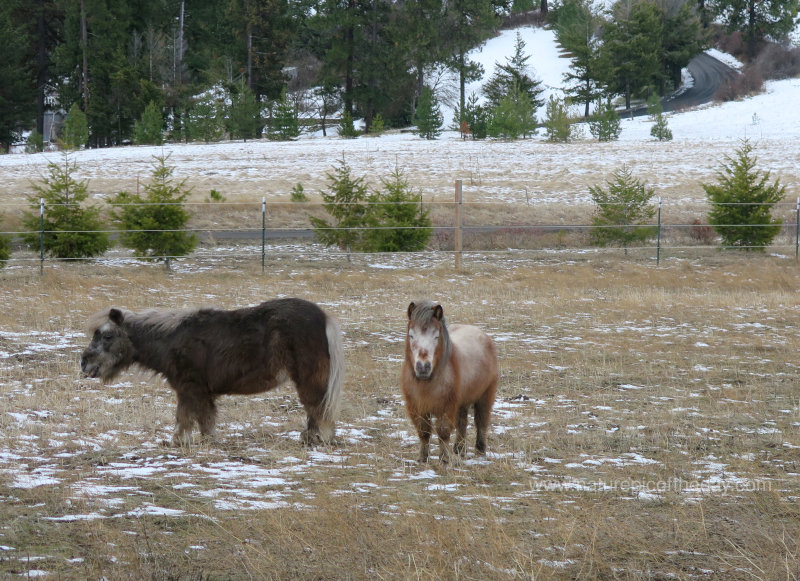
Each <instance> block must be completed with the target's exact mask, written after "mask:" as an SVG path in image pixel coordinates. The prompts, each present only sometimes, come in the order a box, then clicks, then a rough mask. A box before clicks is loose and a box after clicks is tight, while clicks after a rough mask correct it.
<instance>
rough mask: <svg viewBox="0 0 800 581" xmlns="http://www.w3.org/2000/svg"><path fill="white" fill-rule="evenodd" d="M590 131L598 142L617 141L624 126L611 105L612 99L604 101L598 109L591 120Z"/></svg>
mask: <svg viewBox="0 0 800 581" xmlns="http://www.w3.org/2000/svg"><path fill="white" fill-rule="evenodd" d="M589 131H590V132H591V133H592V135H593V136H594V137H595V139H597V140H598V141H616V140H617V139H619V134H620V133H621V132H622V126H621V122H620V119H619V115H617V110H616V109H615V108H614V105H612V103H611V99H610V98H608V99H606V101H605V103H603V102H602V101H601V102H600V104H599V105H598V107H597V110H596V111H595V113H594V115H593V116H592V118H591V119H590V120H589Z"/></svg>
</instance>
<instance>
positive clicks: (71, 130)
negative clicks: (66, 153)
mask: <svg viewBox="0 0 800 581" xmlns="http://www.w3.org/2000/svg"><path fill="white" fill-rule="evenodd" d="M88 142H89V124H88V121H87V120H86V114H85V113H84V112H83V111H81V108H80V107H78V104H77V103H73V104H72V107H70V108H69V113H67V118H66V119H65V120H64V127H63V128H62V129H61V147H63V148H64V149H81V148H83V147H85V146H86V144H87V143H88Z"/></svg>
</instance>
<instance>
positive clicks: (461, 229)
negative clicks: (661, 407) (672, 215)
mask: <svg viewBox="0 0 800 581" xmlns="http://www.w3.org/2000/svg"><path fill="white" fill-rule="evenodd" d="M359 204H361V205H376V204H380V205H385V204H390V205H391V204H394V203H393V202H366V201H365V202H361V203H359ZM404 204H408V205H414V206H417V205H419V206H422V207H428V208H430V207H433V206H442V207H449V206H452V208H453V213H454V219H453V224H452V225H450V224H439V225H435V226H434V225H432V226H431V227H430V228H428V227H425V226H402V227H401V226H369V227H368V226H354V227H348V228H337V227H335V226H332V227H330V228H317V229H316V230H352V231H369V230H417V229H431V230H433V232H434V233H435V234H437V233H438V234H440V235H441V234H443V233H444V234H452V236H453V249H452V251H450V250H448V249H445V250H441V249H440V250H438V252H445V253H447V252H452V253H453V256H454V260H455V267H456V269H459V268H460V267H461V260H462V254H463V253H464V252H465V250H464V238H463V237H464V234H465V233H472V234H490V235H491V234H505V235H516V234H520V233H530V232H533V233H534V234H535V233H540V232H544V233H552V234H558V233H563V232H567V233H569V232H581V233H591V232H592V231H594V230H601V229H625V230H627V231H635V230H637V229H642V228H644V229H648V228H649V229H653V230H654V231H655V236H654V237H653V238H654V239H655V245H642V246H635V247H634V246H624V249H625V251H626V252H628V251H641V250H655V258H656V263H657V264H660V261H661V255H662V251H663V250H668V249H671V250H689V249H698V248H711V247H713V246H714V244H711V243H706V244H697V245H674V244H673V245H665V244H664V242H665V234H667V233H674V232H675V231H680V230H681V229H688V230H689V235H690V236H692V233H693V232H697V231H699V230H700V229H710V228H712V226H710V225H708V224H703V223H697V222H695V223H692V224H686V223H664V222H663V221H662V207H663V206H670V204H669V203H668V202H664V201H663V200H661V199H658V201H657V213H656V222H655V223H644V224H613V225H594V224H530V223H529V224H511V225H493V224H483V225H465V224H464V208H465V207H468V206H486V205H502V206H510V205H512V204H509V203H507V202H490V203H487V202H465V201H464V200H463V194H462V181H461V180H457V181H456V183H455V196H454V199H453V201H452V202H447V201H437V202H428V203H426V202H423V201H422V200H419V201H410V202H404ZM65 205H67V204H45V203H44V200H43V199H42V200H40V204H39V208H38V209H39V212H40V219H41V220H40V221H41V227H40V229H39V230H35V231H31V230H28V231H4V232H3V231H0V235H5V236H12V237H24V236H28V237H32V236H38V239H39V248H38V249H37V250H38V251H39V259H38V260H39V262H40V265H41V267H40V268H43V266H44V263H45V260H46V259H49V258H47V257H46V255H45V250H44V240H45V238H46V236H47V235H49V234H56V233H63V234H67V233H71V234H81V233H89V232H90V231H87V230H58V231H49V230H45V229H44V217H45V214H46V211H47V208H50V207H57V206H65ZM129 205H136V206H149V205H156V206H167V205H184V206H204V207H213V208H224V207H227V206H233V207H258V206H259V205H260V212H261V226H260V228H259V227H255V226H254V227H237V228H235V229H234V228H230V227H196V228H185V229H171V230H169V229H152V230H135V231H134V230H123V229H104V230H94V231H91V232H102V233H105V234H108V235H111V236H112V237H113V236H119V235H122V234H126V233H129V232H184V233H193V234H208V235H209V236H212V237H213V235H214V234H225V235H228V236H229V237H231V238H233V237H235V238H240V239H246V238H252V239H254V240H255V239H256V235H257V234H260V238H261V266H262V271H263V270H264V269H265V265H266V258H267V253H266V246H267V245H266V241H267V238H268V237H267V233H268V232H270V233H278V234H279V235H280V234H284V235H285V237H297V235H298V234H300V235H302V236H303V237H310V236H311V235H313V232H314V229H312V228H311V227H310V226H305V227H291V226H270V225H269V223H268V220H267V208H268V207H270V206H281V207H286V206H287V205H288V206H291V207H297V208H304V209H308V208H310V207H321V208H324V207H325V204H323V203H320V202H285V201H280V202H278V201H272V202H268V201H267V200H266V198H262V200H261V203H260V204H258V203H256V202H178V203H174V204H173V203H169V204H153V203H137V204H107V206H109V207H114V206H129ZM618 205H625V204H618ZM673 205H674V207H684V206H685V204H678V203H676V204H673ZM714 205H715V206H716V205H719V206H770V207H772V208H781V207H785V208H790V209H791V210H792V212H791V214H792V217H793V218H794V219H793V220H792V221H791V222H789V221H788V220H787V221H783V222H782V223H781V224H780V226H781V228H782V230H783V231H784V232H785V233H786V234H791V232H792V231H793V233H794V237H793V238H794V239H793V244H791V245H789V244H770V245H765V246H721V245H719V244H717V245H716V247H717V248H735V249H748V250H756V249H758V250H763V249H766V248H775V249H779V248H793V249H794V254H795V259H796V260H798V259H800V198H798V200H797V202H796V203H795V202H777V203H774V204H768V203H742V202H734V203H726V204H714ZM595 206H596V204H595ZM3 207H10V208H19V207H26V208H29V209H33V207H34V206H33V205H32V204H30V203H28V204H26V205H24V206H23V205H22V204H6V205H2V206H0V209H2V208H3ZM774 226H776V224H773V223H767V224H727V225H717V226H713V230H714V232H715V233H716V232H718V231H719V230H720V229H725V228H760V227H770V228H772V227H774ZM240 235H244V236H240ZM248 235H250V236H248ZM709 236H710V234H709V233H708V232H705V233H704V234H703V237H705V238H708V237H709ZM223 237H224V236H223ZM709 242H710V240H709ZM714 242H716V238H715V240H714ZM592 247H593V248H594V247H596V246H592ZM571 248H573V249H575V250H585V249H587V248H589V246H581V245H580V244H577V245H574V246H572V247H571ZM507 250H508V248H507ZM486 251H490V252H491V251H496V250H493V249H491V248H481V249H478V250H470V251H467V252H486ZM342 254H345V253H344V252H343V253H342ZM346 254H347V255H348V256H349V255H351V254H359V253H354V252H350V251H348V252H346ZM331 255H336V253H335V252H333V253H331ZM12 258H13V257H12ZM100 258H102V257H100ZM132 258H136V259H146V258H147V257H132ZM159 258H165V259H176V258H181V257H180V256H170V257H166V256H165V257H159ZM150 259H152V258H150ZM16 260H20V261H22V262H26V261H32V260H34V259H30V258H16ZM49 260H64V259H55V258H52V259H49ZM74 260H84V261H85V260H87V259H85V258H79V259H74Z"/></svg>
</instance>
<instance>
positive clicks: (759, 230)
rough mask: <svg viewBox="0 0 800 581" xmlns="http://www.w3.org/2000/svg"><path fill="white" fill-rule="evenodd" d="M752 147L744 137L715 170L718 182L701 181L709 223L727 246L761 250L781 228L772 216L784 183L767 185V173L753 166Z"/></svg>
mask: <svg viewBox="0 0 800 581" xmlns="http://www.w3.org/2000/svg"><path fill="white" fill-rule="evenodd" d="M752 153H753V146H752V145H751V144H750V141H749V140H747V139H745V140H743V141H742V145H741V146H740V147H739V149H737V150H736V156H735V157H730V156H725V159H726V160H727V163H725V162H723V163H722V168H721V169H720V170H718V171H717V178H718V183H717V184H702V185H703V189H704V190H705V192H706V197H707V198H708V201H709V203H710V204H711V209H710V210H709V213H708V222H709V224H711V225H712V226H713V227H714V230H716V232H717V234H719V235H720V237H721V238H722V243H723V245H724V246H726V247H731V248H741V249H744V250H758V251H762V252H763V251H764V247H766V246H768V245H769V244H770V243H771V242H772V239H773V238H775V236H777V235H778V232H780V230H781V224H782V221H781V220H780V219H778V218H775V219H773V218H772V206H774V205H775V204H777V203H778V202H780V201H781V200H782V199H783V195H784V193H785V190H786V186H781V185H780V182H779V181H778V180H775V182H774V183H773V184H772V185H769V184H767V182H768V180H769V176H770V172H769V171H767V172H765V173H764V174H763V175H761V174H760V173H759V171H758V170H757V169H756V164H757V162H758V160H757V158H756V157H755V156H754V155H752Z"/></svg>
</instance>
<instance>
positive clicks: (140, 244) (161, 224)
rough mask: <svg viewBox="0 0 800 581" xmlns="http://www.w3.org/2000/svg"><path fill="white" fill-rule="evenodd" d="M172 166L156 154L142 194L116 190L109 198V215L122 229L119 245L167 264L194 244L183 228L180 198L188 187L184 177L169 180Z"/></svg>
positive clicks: (184, 215)
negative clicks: (182, 178) (150, 179)
mask: <svg viewBox="0 0 800 581" xmlns="http://www.w3.org/2000/svg"><path fill="white" fill-rule="evenodd" d="M173 170H174V168H171V167H169V166H167V158H166V157H165V156H163V155H161V156H156V157H155V162H154V164H153V174H152V181H151V183H149V184H147V185H145V186H144V191H145V195H144V196H140V195H139V194H130V193H128V192H120V193H118V194H117V195H116V196H115V197H114V198H113V199H112V200H111V203H112V204H113V205H114V206H115V209H114V211H113V212H112V217H113V219H114V222H115V223H116V224H117V225H118V226H119V227H120V229H122V230H123V232H122V233H121V234H120V242H121V243H122V245H123V246H125V247H127V248H131V249H132V250H134V251H135V252H136V253H137V255H138V256H139V257H141V258H147V259H150V260H156V261H158V260H163V261H164V263H165V264H166V266H167V268H170V259H171V258H173V257H176V256H185V255H186V254H189V253H190V252H191V251H192V250H194V249H195V247H196V246H197V237H196V236H195V235H194V234H191V233H189V232H186V230H185V228H186V223H187V222H188V221H189V217H190V215H189V213H188V212H187V211H186V209H185V208H184V207H183V202H184V201H185V200H186V197H187V196H188V195H189V190H188V189H187V188H186V187H185V182H184V181H181V182H178V183H177V184H176V183H174V182H173V180H172V172H173Z"/></svg>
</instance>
